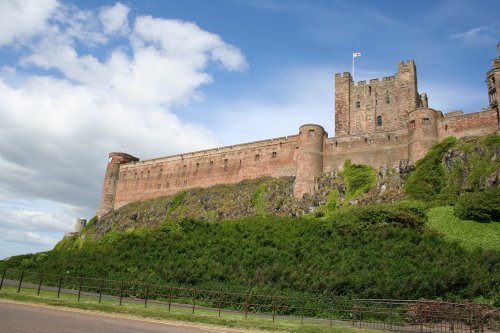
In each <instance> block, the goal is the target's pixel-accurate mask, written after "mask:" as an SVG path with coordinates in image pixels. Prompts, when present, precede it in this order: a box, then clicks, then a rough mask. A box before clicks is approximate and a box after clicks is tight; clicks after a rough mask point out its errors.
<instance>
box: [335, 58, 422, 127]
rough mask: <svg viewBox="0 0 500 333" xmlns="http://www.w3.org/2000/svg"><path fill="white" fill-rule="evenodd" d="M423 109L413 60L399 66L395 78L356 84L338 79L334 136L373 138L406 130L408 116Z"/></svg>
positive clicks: (347, 76)
mask: <svg viewBox="0 0 500 333" xmlns="http://www.w3.org/2000/svg"><path fill="white" fill-rule="evenodd" d="M420 106H421V101H420V96H419V94H418V90H417V72H416V67H415V63H414V62H413V60H409V61H408V62H407V63H406V64H405V63H403V62H400V63H399V65H398V72H397V73H396V74H395V75H394V76H389V77H384V78H382V80H381V81H379V80H378V79H373V80H370V82H369V83H368V84H367V83H366V81H360V82H358V83H357V84H355V83H354V81H353V79H352V77H351V75H350V74H349V73H344V74H343V75H340V74H336V75H335V136H336V137H341V136H348V135H370V134H374V133H377V132H388V131H396V130H402V129H405V128H406V126H407V125H406V124H407V121H408V113H409V112H410V111H411V110H414V109H416V108H418V107H420Z"/></svg>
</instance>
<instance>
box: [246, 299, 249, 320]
mask: <svg viewBox="0 0 500 333" xmlns="http://www.w3.org/2000/svg"><path fill="white" fill-rule="evenodd" d="M248 296H249V295H248V294H247V297H246V299H245V319H247V318H248Z"/></svg>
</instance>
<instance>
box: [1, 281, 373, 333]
mask: <svg viewBox="0 0 500 333" xmlns="http://www.w3.org/2000/svg"><path fill="white" fill-rule="evenodd" d="M0 299H8V300H14V301H18V302H26V303H39V304H45V305H50V306H60V307H67V308H77V309H83V310H87V311H97V312H101V313H110V314H123V315H127V316H134V317H142V318H150V319H157V320H175V321H183V322H192V323H203V324H210V325H217V326H225V327H231V328H240V329H248V330H266V331H279V332H291V333H299V332H300V333H340V332H346V333H350V332H352V333H360V332H366V333H376V332H380V331H376V330H368V329H358V328H353V327H348V326H340V325H338V326H335V325H333V326H329V325H328V324H318V323H309V322H304V323H302V322H301V321H300V320H297V319H287V318H283V317H277V318H276V320H275V322H273V321H272V318H268V317H262V316H255V315H249V316H248V318H245V315H244V314H235V313H227V312H223V313H222V315H221V317H218V312H216V311H207V310H203V309H196V311H195V313H194V314H193V313H192V308H178V307H172V308H171V311H169V310H168V307H167V306H165V305H158V304H154V303H148V305H147V307H145V306H144V303H142V302H141V303H139V302H123V303H122V306H119V303H118V302H119V301H118V299H106V298H103V299H102V303H98V300H97V299H96V298H95V297H90V296H82V297H81V298H80V301H78V300H77V296H76V295H69V294H61V295H60V298H57V293H56V292H52V291H45V290H42V291H41V292H40V296H37V291H36V290H34V289H26V288H23V289H22V290H21V292H20V293H17V287H13V286H3V287H2V290H1V291H0Z"/></svg>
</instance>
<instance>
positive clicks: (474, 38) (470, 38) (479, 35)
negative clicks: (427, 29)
mask: <svg viewBox="0 0 500 333" xmlns="http://www.w3.org/2000/svg"><path fill="white" fill-rule="evenodd" d="M499 35H500V27H499V26H498V25H483V26H480V27H476V28H473V29H470V30H467V31H465V32H461V33H456V34H453V35H450V36H449V38H450V39H456V40H460V41H462V42H464V43H467V44H493V43H495V42H496V38H498V36H499Z"/></svg>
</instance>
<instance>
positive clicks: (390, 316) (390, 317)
mask: <svg viewBox="0 0 500 333" xmlns="http://www.w3.org/2000/svg"><path fill="white" fill-rule="evenodd" d="M389 330H390V331H392V301H390V302H389Z"/></svg>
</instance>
